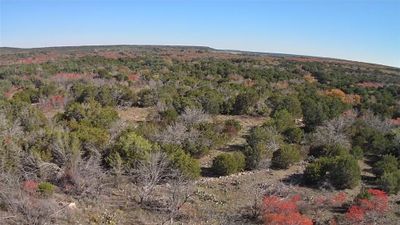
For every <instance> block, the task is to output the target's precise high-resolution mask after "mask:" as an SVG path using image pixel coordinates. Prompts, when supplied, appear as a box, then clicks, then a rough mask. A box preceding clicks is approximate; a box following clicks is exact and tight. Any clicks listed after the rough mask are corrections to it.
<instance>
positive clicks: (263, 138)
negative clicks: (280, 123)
mask: <svg viewBox="0 0 400 225" xmlns="http://www.w3.org/2000/svg"><path fill="white" fill-rule="evenodd" d="M282 139H283V138H282V136H281V135H280V134H279V133H278V131H276V130H275V129H274V128H273V127H255V128H253V129H251V130H250V134H249V135H248V136H247V138H246V141H247V143H248V144H249V145H250V147H252V148H253V149H257V151H259V152H260V155H261V156H262V157H264V156H265V157H270V156H271V155H272V153H273V152H274V151H276V150H277V149H279V146H280V145H281V144H282V143H283V140H282Z"/></svg>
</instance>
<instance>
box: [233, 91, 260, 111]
mask: <svg viewBox="0 0 400 225" xmlns="http://www.w3.org/2000/svg"><path fill="white" fill-rule="evenodd" d="M258 99H259V96H258V94H257V93H256V92H255V91H253V90H251V89H250V90H249V91H247V92H244V93H241V94H239V95H238V96H237V97H236V101H235V104H234V105H233V113H234V114H236V115H242V114H251V113H252V112H253V111H254V106H255V105H256V103H257V101H258Z"/></svg>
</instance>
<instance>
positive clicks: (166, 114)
mask: <svg viewBox="0 0 400 225" xmlns="http://www.w3.org/2000/svg"><path fill="white" fill-rule="evenodd" d="M160 116H161V120H162V121H163V122H165V123H166V124H171V123H172V122H175V121H176V119H177V118H178V116H179V115H178V112H176V110H175V109H174V108H172V109H167V110H165V111H163V112H160Z"/></svg>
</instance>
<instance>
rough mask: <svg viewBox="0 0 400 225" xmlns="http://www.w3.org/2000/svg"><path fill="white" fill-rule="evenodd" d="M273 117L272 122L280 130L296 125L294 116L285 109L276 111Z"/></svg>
mask: <svg viewBox="0 0 400 225" xmlns="http://www.w3.org/2000/svg"><path fill="white" fill-rule="evenodd" d="M272 119H273V120H272V121H270V123H272V125H274V126H275V127H276V129H277V130H278V131H279V132H284V131H286V130H288V129H290V128H294V127H295V126H296V124H295V120H294V117H293V116H292V114H290V113H289V112H288V111H286V110H285V109H283V110H279V111H276V112H275V113H274V115H273V116H272Z"/></svg>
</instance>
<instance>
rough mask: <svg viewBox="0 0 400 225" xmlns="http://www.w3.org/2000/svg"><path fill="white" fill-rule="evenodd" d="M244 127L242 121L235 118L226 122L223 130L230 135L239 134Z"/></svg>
mask: <svg viewBox="0 0 400 225" xmlns="http://www.w3.org/2000/svg"><path fill="white" fill-rule="evenodd" d="M240 129H242V126H241V125H240V122H239V121H237V120H234V119H229V120H226V121H225V122H224V130H223V132H224V133H226V134H228V135H229V137H233V136H235V135H237V133H238V132H239V131H240Z"/></svg>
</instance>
